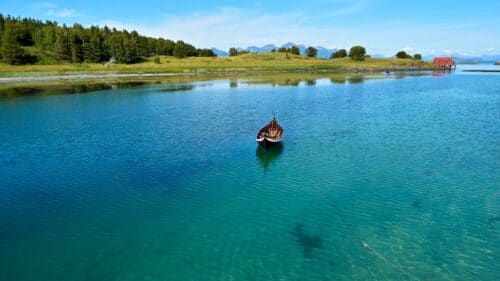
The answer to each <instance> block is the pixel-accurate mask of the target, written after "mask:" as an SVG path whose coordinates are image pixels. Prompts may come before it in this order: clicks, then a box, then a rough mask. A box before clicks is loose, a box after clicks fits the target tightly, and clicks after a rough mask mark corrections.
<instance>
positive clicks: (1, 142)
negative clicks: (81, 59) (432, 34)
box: [0, 72, 500, 281]
mask: <svg viewBox="0 0 500 281" xmlns="http://www.w3.org/2000/svg"><path fill="white" fill-rule="evenodd" d="M391 76H392V75H391ZM391 76H389V77H391ZM371 78H373V77H371ZM379 78H380V77H379ZM273 79H274V80H273ZM273 79H271V80H268V79H265V78H263V79H261V80H257V81H256V80H244V79H243V80H237V79H234V78H233V79H231V80H224V79H222V80H216V81H209V82H194V83H185V84H177V85H164V84H159V85H146V86H141V87H132V88H121V89H115V90H103V91H96V92H91V93H85V94H74V95H53V96H37V95H35V96H25V97H18V98H8V99H7V98H6V99H0V146H1V150H0V279H1V280H4V281H7V280H9V281H10V280H16V281H22V280H88V281H90V280H217V281H221V280H499V279H500V268H499V267H498V262H499V261H500V239H499V238H500V236H499V234H500V192H499V191H500V185H499V183H500V149H499V148H500V76H499V75H496V74H473V75H466V74H460V73H459V72H457V73H455V74H452V75H444V76H425V77H406V78H403V79H392V78H388V79H368V78H365V79H363V78H361V77H351V78H348V79H346V80H345V81H344V80H342V79H338V78H332V79H323V78H322V79H309V80H307V81H303V82H300V83H297V82H296V81H295V80H293V81H292V80H291V79H289V78H287V77H278V79H277V78H276V77H274V78H273ZM294 81H295V82H294ZM297 84H298V85H297ZM279 85H284V86H279ZM287 85H288V86H287ZM291 85H297V86H291ZM174 90H178V91H174ZM273 112H276V113H277V119H278V121H279V122H280V124H281V125H282V126H283V127H284V128H285V137H284V144H283V146H280V147H276V148H274V149H272V150H268V151H263V150H261V149H259V148H258V147H257V145H256V143H255V139H254V137H255V134H256V132H257V130H258V129H259V128H260V127H262V126H263V125H264V124H265V123H266V122H268V121H269V120H270V117H271V114H272V113H273Z"/></svg>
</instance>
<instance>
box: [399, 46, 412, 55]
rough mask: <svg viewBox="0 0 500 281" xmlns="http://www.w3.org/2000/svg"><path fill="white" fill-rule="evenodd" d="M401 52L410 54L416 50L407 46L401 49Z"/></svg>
mask: <svg viewBox="0 0 500 281" xmlns="http://www.w3.org/2000/svg"><path fill="white" fill-rule="evenodd" d="M401 50H403V51H405V52H407V53H409V52H412V51H413V50H415V48H413V47H410V46H406V47H403V48H401Z"/></svg>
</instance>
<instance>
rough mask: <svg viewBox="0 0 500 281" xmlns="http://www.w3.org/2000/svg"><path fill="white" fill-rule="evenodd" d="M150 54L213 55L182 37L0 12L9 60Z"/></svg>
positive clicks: (95, 59) (130, 58)
mask: <svg viewBox="0 0 500 281" xmlns="http://www.w3.org/2000/svg"><path fill="white" fill-rule="evenodd" d="M153 55H165V56H175V57H179V58H184V57H195V56H199V57H215V56H216V55H215V53H214V52H213V51H212V50H210V49H197V48H195V47H194V46H193V45H191V44H189V43H186V42H184V41H181V40H179V41H176V42H174V41H172V40H169V39H164V38H153V37H147V36H143V35H140V34H139V33H138V32H137V31H132V32H129V31H127V30H117V29H116V28H112V29H110V28H108V27H107V26H104V27H99V26H91V27H83V26H82V25H80V24H74V25H73V26H66V25H64V24H63V25H62V26H61V25H59V24H58V23H57V22H55V21H46V22H42V21H40V20H36V19H31V18H22V19H21V18H14V17H11V16H3V15H2V14H0V58H1V59H2V60H3V61H5V62H6V63H9V64H28V63H35V62H40V63H49V64H50V63H59V62H71V63H82V62H92V63H103V62H108V61H110V59H111V58H114V60H115V61H116V62H118V63H127V64H130V63H136V62H140V61H142V60H144V59H145V58H146V57H149V56H153Z"/></svg>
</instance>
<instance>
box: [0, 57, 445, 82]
mask: <svg viewBox="0 0 500 281" xmlns="http://www.w3.org/2000/svg"><path fill="white" fill-rule="evenodd" d="M160 62H161V63H160V64H157V63H154V62H153V58H149V59H148V60H146V61H145V62H142V63H137V64H112V65H106V64H96V63H82V64H35V65H21V66H13V65H8V64H4V63H0V77H16V76H37V75H70V74H107V73H213V72H223V73H232V72H249V71H250V72H251V71H258V72H260V71H263V72H265V71H331V72H359V71H368V72H369V71H372V72H373V71H383V70H419V69H435V68H436V67H435V66H434V65H433V64H432V63H430V62H424V61H417V60H412V59H371V58H369V59H366V60H364V61H353V60H351V59H349V58H343V59H335V60H326V59H319V58H308V57H305V56H297V55H292V54H288V56H287V54H284V53H264V54H245V55H240V56H236V57H217V58H207V57H189V58H183V59H179V58H174V57H166V56H162V57H160Z"/></svg>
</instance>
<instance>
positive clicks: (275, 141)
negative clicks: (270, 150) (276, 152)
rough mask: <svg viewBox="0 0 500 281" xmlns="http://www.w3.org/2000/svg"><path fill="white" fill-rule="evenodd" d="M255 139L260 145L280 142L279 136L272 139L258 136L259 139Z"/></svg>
mask: <svg viewBox="0 0 500 281" xmlns="http://www.w3.org/2000/svg"><path fill="white" fill-rule="evenodd" d="M256 141H257V142H258V143H259V144H260V145H263V146H266V147H267V146H271V145H274V144H277V143H280V142H281V138H278V139H272V138H260V139H256Z"/></svg>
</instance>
